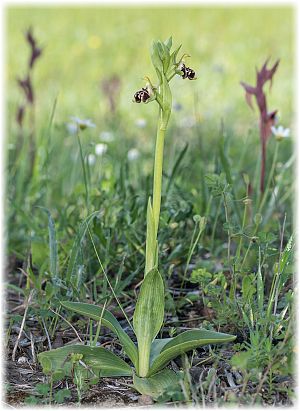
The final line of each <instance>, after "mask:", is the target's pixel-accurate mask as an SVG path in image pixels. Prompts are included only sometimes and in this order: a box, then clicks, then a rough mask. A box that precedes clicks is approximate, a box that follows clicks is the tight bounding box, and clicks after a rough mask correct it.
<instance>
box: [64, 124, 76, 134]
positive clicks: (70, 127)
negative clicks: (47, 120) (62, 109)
mask: <svg viewBox="0 0 300 411" xmlns="http://www.w3.org/2000/svg"><path fill="white" fill-rule="evenodd" d="M66 127H67V131H68V133H69V134H71V136H73V135H74V134H76V133H77V128H78V126H77V125H76V124H74V123H67V124H66Z"/></svg>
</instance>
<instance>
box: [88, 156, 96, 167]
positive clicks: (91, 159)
mask: <svg viewBox="0 0 300 411" xmlns="http://www.w3.org/2000/svg"><path fill="white" fill-rule="evenodd" d="M88 163H89V166H93V165H94V164H95V163H96V156H95V155H94V154H89V155H88Z"/></svg>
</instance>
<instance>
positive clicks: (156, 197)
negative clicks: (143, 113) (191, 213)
mask: <svg viewBox="0 0 300 411" xmlns="http://www.w3.org/2000/svg"><path fill="white" fill-rule="evenodd" d="M159 114H160V116H159V118H160V119H159V123H158V127H157V136H156V146H155V159H154V177H153V202H152V209H153V217H154V227H155V238H157V232H158V225H159V216H160V204H161V187H162V170H163V157H164V141H165V133H166V129H165V127H163V124H162V110H161V109H159Z"/></svg>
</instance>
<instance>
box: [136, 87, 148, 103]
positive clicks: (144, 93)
mask: <svg viewBox="0 0 300 411" xmlns="http://www.w3.org/2000/svg"><path fill="white" fill-rule="evenodd" d="M149 98H150V94H149V92H148V90H147V89H146V88H142V89H141V90H139V91H137V92H136V93H135V95H134V101H135V102H136V103H141V102H143V103H146V101H147V100H149Z"/></svg>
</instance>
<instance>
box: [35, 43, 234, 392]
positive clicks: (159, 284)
mask: <svg viewBox="0 0 300 411" xmlns="http://www.w3.org/2000/svg"><path fill="white" fill-rule="evenodd" d="M180 47H181V46H179V47H178V48H177V49H175V51H173V52H172V53H171V48H172V38H171V37H170V38H169V39H168V40H166V41H165V42H161V41H159V40H158V41H154V42H153V44H152V50H151V59H152V63H153V66H154V68H155V70H156V73H157V78H158V85H157V86H153V85H152V83H151V80H150V79H148V80H149V87H150V88H149V93H150V94H151V97H150V96H149V98H148V101H145V102H146V103H147V102H151V101H154V100H156V101H157V103H158V106H159V116H158V125H157V139H156V149H155V160H154V177H153V198H152V199H151V198H149V201H148V209H147V233H146V261H145V270H144V280H143V283H142V285H141V289H140V293H139V296H138V300H137V303H136V307H135V311H134V315H133V326H132V325H131V324H129V325H130V327H131V328H132V330H133V332H134V333H135V336H136V340H137V345H136V344H135V343H134V342H133V341H132V339H131V338H130V337H129V335H128V331H125V330H123V328H122V327H121V325H120V323H119V322H118V321H117V319H116V318H115V317H114V316H113V315H112V314H111V313H110V312H109V311H108V310H106V309H103V308H102V307H98V306H96V305H93V304H86V303H80V302H78V303H77V302H69V301H63V302H61V305H62V306H63V307H64V308H66V309H68V310H70V311H73V312H75V313H78V314H80V315H83V316H85V317H87V318H89V319H91V320H94V321H97V322H98V327H99V326H100V325H103V326H105V327H107V328H109V329H110V330H111V331H112V332H113V333H115V334H116V336H117V338H118V339H119V342H120V344H121V346H122V348H123V351H124V354H125V355H126V356H127V357H128V359H129V360H130V361H131V363H132V366H133V367H131V366H130V365H129V364H128V363H126V362H125V361H124V360H123V359H121V358H119V357H117V356H116V355H115V354H113V353H112V352H110V351H108V350H106V349H104V348H102V347H92V346H87V345H70V346H65V347H62V348H58V349H55V350H50V351H47V352H43V353H41V354H39V355H38V358H39V361H40V363H41V365H42V367H43V371H44V372H45V373H46V374H50V375H52V377H54V376H55V378H56V379H57V378H63V377H65V376H72V373H73V371H74V368H75V367H76V372H78V370H80V372H81V374H82V376H83V377H84V378H86V379H90V380H91V379H93V378H99V377H103V376H106V377H116V376H132V377H133V383H134V387H135V388H136V390H137V391H139V392H140V393H142V394H147V395H150V396H151V397H153V398H157V397H158V396H159V395H161V394H163V392H164V391H165V390H167V389H168V387H172V388H174V386H175V385H176V384H178V381H179V376H178V374H176V373H175V372H174V371H172V370H169V369H165V367H166V366H167V365H168V363H169V362H170V361H171V360H172V359H174V358H176V357H177V356H178V355H181V354H184V353H186V352H188V351H191V350H194V349H196V348H197V347H201V346H203V345H207V344H221V343H228V342H230V341H233V340H234V339H235V338H236V337H235V336H232V335H229V334H223V333H219V332H215V331H209V330H201V329H198V330H191V331H186V332H183V333H182V334H179V335H177V336H176V337H174V338H163V339H161V338H158V339H155V337H156V336H157V335H158V333H159V331H160V329H161V327H162V325H163V320H164V281H163V278H162V276H161V274H160V272H159V270H158V242H157V232H158V226H159V218H160V203H161V187H162V171H163V148H164V139H165V132H166V128H167V125H168V121H169V118H170V115H171V108H172V93H171V89H170V86H169V82H170V80H171V79H172V78H173V77H174V76H175V75H176V74H181V73H180V64H181V62H182V59H183V58H184V56H185V55H183V56H182V57H181V59H180V60H179V61H177V55H178V52H179V49H180ZM143 90H145V89H143ZM143 90H142V91H141V92H142V93H144V91H143ZM137 94H139V92H138V93H137ZM137 102H140V101H137ZM95 251H96V249H95ZM71 257H73V258H71V260H72V264H71V266H70V267H71V268H70V269H68V273H69V274H68V275H71V274H72V270H73V267H74V262H73V260H74V259H75V260H76V255H75V256H73V255H72V256H71ZM75 260H74V261H75ZM109 285H110V284H109ZM110 286H111V285H110ZM111 290H112V293H113V295H114V296H115V293H114V290H113V289H112V288H111ZM128 321H129V320H128ZM97 335H98V334H97Z"/></svg>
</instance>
